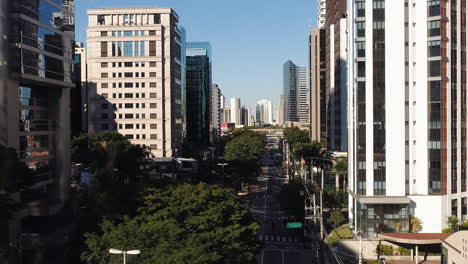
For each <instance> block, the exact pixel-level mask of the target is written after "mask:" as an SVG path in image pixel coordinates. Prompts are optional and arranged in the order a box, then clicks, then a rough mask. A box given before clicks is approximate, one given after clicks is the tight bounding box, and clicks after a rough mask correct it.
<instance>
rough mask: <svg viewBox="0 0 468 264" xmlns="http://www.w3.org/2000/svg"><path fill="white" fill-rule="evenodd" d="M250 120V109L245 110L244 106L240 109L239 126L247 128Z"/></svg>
mask: <svg viewBox="0 0 468 264" xmlns="http://www.w3.org/2000/svg"><path fill="white" fill-rule="evenodd" d="M249 119H250V109H249V108H247V107H246V106H245V105H244V106H242V107H241V123H240V124H241V125H243V126H248V125H249V123H250V122H249Z"/></svg>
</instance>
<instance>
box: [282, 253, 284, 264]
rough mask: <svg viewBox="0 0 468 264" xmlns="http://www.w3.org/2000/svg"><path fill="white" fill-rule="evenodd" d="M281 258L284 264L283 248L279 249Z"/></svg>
mask: <svg viewBox="0 0 468 264" xmlns="http://www.w3.org/2000/svg"><path fill="white" fill-rule="evenodd" d="M281 258H282V259H283V264H284V250H281Z"/></svg>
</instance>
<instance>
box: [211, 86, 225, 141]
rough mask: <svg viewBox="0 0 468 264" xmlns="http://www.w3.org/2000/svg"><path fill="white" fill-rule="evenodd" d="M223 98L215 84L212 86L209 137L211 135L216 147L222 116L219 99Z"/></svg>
mask: <svg viewBox="0 0 468 264" xmlns="http://www.w3.org/2000/svg"><path fill="white" fill-rule="evenodd" d="M222 97H223V95H222V93H221V89H219V86H218V85H217V84H213V85H212V86H211V106H210V111H211V120H210V126H211V135H212V142H213V143H214V144H215V145H216V142H218V139H219V137H220V136H221V120H222V118H221V115H222V108H221V98H222Z"/></svg>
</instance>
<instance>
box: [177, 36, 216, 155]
mask: <svg viewBox="0 0 468 264" xmlns="http://www.w3.org/2000/svg"><path fill="white" fill-rule="evenodd" d="M211 60H212V56H211V45H210V44H209V43H208V42H187V49H186V61H187V64H186V81H185V84H186V100H185V104H186V112H185V113H184V114H185V116H186V119H187V143H188V145H189V146H190V148H189V151H193V150H194V149H193V147H198V148H202V149H203V148H207V147H208V145H209V144H210V138H211V134H210V131H211V128H210V120H211V110H210V106H211V97H210V92H211V88H212V87H211V86H212V83H211V82H212V81H211V79H212V77H211V75H212V73H211V72H212V71H211V68H212V67H211V63H212V62H211ZM211 139H212V138H211Z"/></svg>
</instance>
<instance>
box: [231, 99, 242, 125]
mask: <svg viewBox="0 0 468 264" xmlns="http://www.w3.org/2000/svg"><path fill="white" fill-rule="evenodd" d="M230 121H231V122H230V123H235V124H236V125H241V101H240V98H231V120H230Z"/></svg>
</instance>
